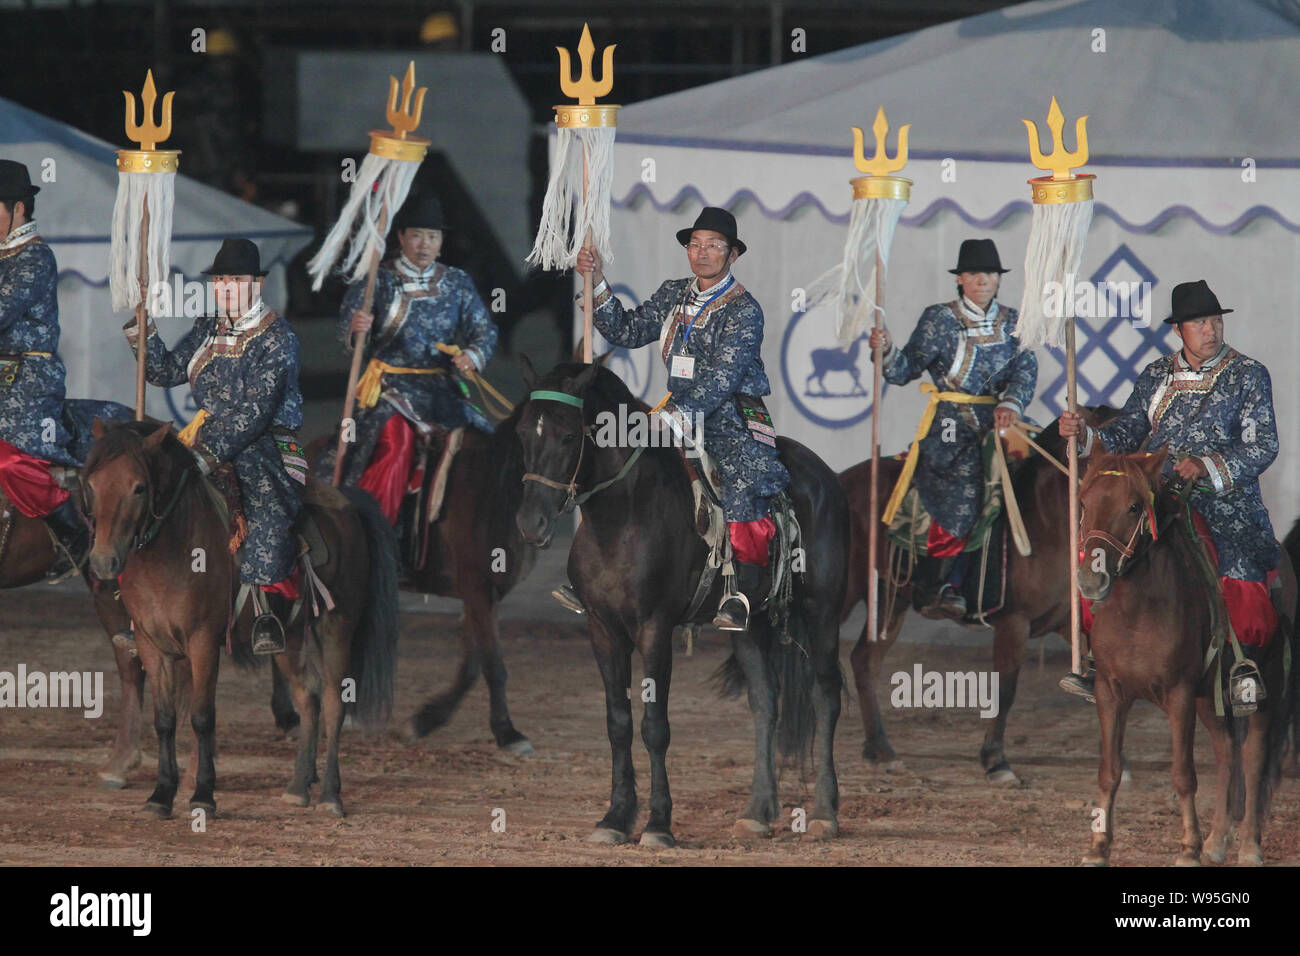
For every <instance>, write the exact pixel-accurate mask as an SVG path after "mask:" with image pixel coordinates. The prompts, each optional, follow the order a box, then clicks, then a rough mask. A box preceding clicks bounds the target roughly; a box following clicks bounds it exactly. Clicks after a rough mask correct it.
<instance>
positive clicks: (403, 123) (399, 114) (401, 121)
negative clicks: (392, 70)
mask: <svg viewBox="0 0 1300 956" xmlns="http://www.w3.org/2000/svg"><path fill="white" fill-rule="evenodd" d="M412 91H414V92H415V109H411V93H412ZM427 92H429V88H428V87H427V86H422V87H420V88H419V90H416V89H415V61H414V60H412V61H411V62H409V63H408V64H406V76H404V77H402V108H401V109H398V108H397V77H395V76H390V77H389V78H388V112H387V113H386V114H385V118H386V119H387V120H388V123H389V125H391V126H392V127H393V132H394V133H396V134H397V138H398V139H406V134H407V133H409V132H411V131H413V130H414V129H415V128H416V127H417V126H419V125H420V114H421V113H423V112H424V94H425V93H427Z"/></svg>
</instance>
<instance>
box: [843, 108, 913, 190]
mask: <svg viewBox="0 0 1300 956" xmlns="http://www.w3.org/2000/svg"><path fill="white" fill-rule="evenodd" d="M911 128H912V124H911V123H907V124H905V125H903V126H901V127H899V130H898V151H897V152H896V153H895V154H894V156H893V158H892V159H891V158H890V156H889V151H888V150H887V149H886V148H885V136H886V134H888V133H889V120H887V119H886V118H885V108H884V107H883V106H882V107H880V108H879V109H877V110H876V121H875V122H874V123H872V124H871V132H872V133H874V134H875V137H876V155H874V156H872V157H871V158H870V159H867V158H866V156H865V155H864V154H863V135H862V128H861V127H859V126H854V127H853V164H854V165H855V166H857V168H858V172H861V173H866V174H867V175H865V176H859V177H857V178H856V179H851V180H849V183H850V185H852V186H853V198H854V199H908V198H910V197H911V195H912V180H910V179H904V178H903V177H902V176H890V175H889V174H890V173H896V172H898V171H899V170H900V169H902V168H903V167H904V166H906V165H907V131H908V130H910V129H911Z"/></svg>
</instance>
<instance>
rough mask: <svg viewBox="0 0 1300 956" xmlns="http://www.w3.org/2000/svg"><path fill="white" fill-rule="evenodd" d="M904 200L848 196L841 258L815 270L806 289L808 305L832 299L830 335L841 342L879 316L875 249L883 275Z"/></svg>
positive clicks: (846, 342)
mask: <svg viewBox="0 0 1300 956" xmlns="http://www.w3.org/2000/svg"><path fill="white" fill-rule="evenodd" d="M906 205H907V200H906V199H855V200H853V212H852V214H851V215H850V216H849V234H848V237H847V238H846V240H845V242H844V261H843V262H841V263H840V264H839V265H837V266H835V267H833V268H831V269H828V270H826V271H825V272H824V273H822V274H821V275H820V276H818V277H817V278H816V279H815V280H814V281H813V283H812V286H811V287H810V288H809V290H808V300H807V302H806V305H807V307H808V308H810V309H811V308H813V307H814V306H816V305H820V304H821V303H823V302H826V301H833V302H834V303H835V308H836V322H835V335H836V337H837V338H838V339H839V343H840V345H841V346H842V347H844V348H848V347H849V346H850V345H852V344H853V343H854V342H855V341H856V340H857V339H858V338H859V337H860V336H861V335H863V334H865V333H866V332H867V330H868V329H870V328H871V327H872V326H874V325H875V316H876V312H877V311H879V312H880V315H881V319H882V320H883V319H884V314H885V309H884V306H883V305H881V304H880V303H879V302H877V301H876V253H877V251H879V253H880V262H881V265H882V266H883V267H884V273H885V275H888V274H889V250H890V247H891V246H892V245H893V244H894V229H895V228H896V227H897V226H898V220H899V219H900V218H901V217H902V215H903V207H904V206H906ZM881 278H882V279H883V278H884V276H882V277H881Z"/></svg>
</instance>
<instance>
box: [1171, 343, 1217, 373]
mask: <svg viewBox="0 0 1300 956" xmlns="http://www.w3.org/2000/svg"><path fill="white" fill-rule="evenodd" d="M1227 354H1228V343H1227V342H1224V343H1223V344H1222V345H1221V346H1219V351H1217V352H1216V353H1214V357H1213V358H1209V359H1206V360H1205V361H1204V362H1202V363H1201V367H1200V368H1199V369H1194V368H1192V366H1191V365H1190V364H1188V362H1187V359H1186V358H1184V357H1183V350H1182V349H1179V350H1178V351H1177V352H1175V353H1174V371H1175V372H1182V373H1184V374H1186V375H1196V376H1200V375H1201V374H1202V373H1204V372H1208V371H1210V370H1211V369H1212V368H1214V367H1215V366H1216V365H1218V364H1219V363H1220V362H1222V361H1223V358H1224V356H1226V355H1227Z"/></svg>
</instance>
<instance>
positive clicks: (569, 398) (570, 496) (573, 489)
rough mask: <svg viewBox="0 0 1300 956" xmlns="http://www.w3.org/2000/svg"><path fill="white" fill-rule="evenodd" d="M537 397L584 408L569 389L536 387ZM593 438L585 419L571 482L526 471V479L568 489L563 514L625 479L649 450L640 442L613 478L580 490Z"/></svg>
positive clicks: (531, 394) (533, 393)
mask: <svg viewBox="0 0 1300 956" xmlns="http://www.w3.org/2000/svg"><path fill="white" fill-rule="evenodd" d="M535 399H541V400H543V401H549V402H560V403H562V404H564V405H571V406H573V407H574V408H576V409H578V410H579V411H581V410H582V406H583V400H582V398H581V397H579V396H577V395H570V394H569V393H568V392H556V391H550V390H548V389H535V390H533V391H531V392H529V393H528V400H529V401H533V400H535ZM590 438H591V428H590V426H588V425H587V423H586V421H585V420H584V421H583V423H582V444H581V445H580V446H579V448H578V463H577V464H576V465H574V467H573V475H572V477H570V478H569V480H568V481H567V482H559V481H556V480H554V479H553V478H547V477H546V476H545V475H539V474H537V473H536V472H531V471H530V472H528V473H526V474H525V475H524V477H523V480H524V481H525V482H528V481H535V482H537V483H538V484H541V485H545V486H546V487H547V488H554V489H555V490H556V491H563V492H565V493H566V495H567V497H566V498H565V499H564V507H563V508H562V509H560V512H559V513H560V514H568V513H569V512H570V511H572V510H573V509H574V508H575V507H577V506H578V505H581V504H585V503H586V501H587V500H588V499H589V498H590V497H591V496H592V495H594V494H596V493H597V492H599V491H604V490H605V489H606V488H608V487H609V486H610V485H612V484H614V483H615V482H617V481H620V480H622V479H623V478H624V477H625V476H626V475H627V473H628V472H629V471H631V470H632V466H633V465H635V464H636V460H637V459H638V458H640V457H641V452H643V451H645V446H644V445H638V446H637V448H636V449H635V450H634V451H633V452H632V454H631V455H629V456H628V458H627V461H625V462H624V463H623V467H622V468H620V469H619V470H618V474H616V475H615V476H614V477H613V478H608V479H606V480H605V481H602V482H598V483H597V484H596V485H594V486H593V487H592V488H591V489H590V490H588V491H584V492H583V493H582V494H578V473H579V472H581V471H582V459H583V456H584V455H585V454H586V453H587V441H588V439H590Z"/></svg>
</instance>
